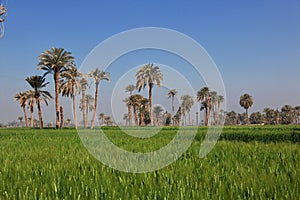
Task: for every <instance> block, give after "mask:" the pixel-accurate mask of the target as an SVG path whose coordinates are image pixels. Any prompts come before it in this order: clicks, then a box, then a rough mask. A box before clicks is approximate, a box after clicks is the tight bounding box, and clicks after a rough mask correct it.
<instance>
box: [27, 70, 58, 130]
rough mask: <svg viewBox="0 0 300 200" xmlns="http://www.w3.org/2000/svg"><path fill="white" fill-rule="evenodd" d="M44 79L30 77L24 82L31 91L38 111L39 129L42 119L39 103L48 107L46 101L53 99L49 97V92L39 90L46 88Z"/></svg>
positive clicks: (41, 125)
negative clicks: (43, 103)
mask: <svg viewBox="0 0 300 200" xmlns="http://www.w3.org/2000/svg"><path fill="white" fill-rule="evenodd" d="M45 80H46V78H45V77H43V76H37V75H36V76H31V77H27V78H26V81H27V82H28V83H29V85H30V86H31V87H32V89H33V91H32V92H33V96H34V98H35V102H36V105H37V109H38V115H39V122H40V128H43V117H42V110H41V102H42V101H44V102H45V104H46V105H48V101H49V100H51V99H52V98H53V97H52V96H51V94H50V92H48V91H46V90H41V89H43V88H44V87H46V86H47V85H48V84H49V82H47V83H45Z"/></svg>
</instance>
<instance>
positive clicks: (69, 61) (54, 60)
mask: <svg viewBox="0 0 300 200" xmlns="http://www.w3.org/2000/svg"><path fill="white" fill-rule="evenodd" d="M70 66H74V57H73V56H71V52H67V51H65V50H64V49H63V48H55V47H53V48H51V49H48V50H46V51H45V52H42V53H41V55H40V56H39V63H38V69H40V70H45V71H46V72H45V74H44V76H45V75H47V74H49V73H53V79H54V83H55V112H56V113H55V116H56V120H55V123H56V128H59V127H60V124H59V78H60V74H61V73H62V72H64V71H66V70H67V69H68V68H69V67H70Z"/></svg>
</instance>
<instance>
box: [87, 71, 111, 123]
mask: <svg viewBox="0 0 300 200" xmlns="http://www.w3.org/2000/svg"><path fill="white" fill-rule="evenodd" d="M88 75H89V76H90V77H91V78H92V79H93V80H94V82H95V89H96V90H95V97H94V98H95V101H94V108H93V109H94V114H93V118H92V122H91V128H93V127H94V122H95V118H96V112H97V104H98V96H99V94H98V93H99V89H98V88H99V84H100V81H101V80H106V81H108V82H109V81H110V74H109V73H108V72H105V71H100V70H99V69H98V68H96V69H95V70H92V71H91V72H90V73H89V74H88Z"/></svg>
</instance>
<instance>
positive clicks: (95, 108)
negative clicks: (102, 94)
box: [91, 84, 99, 128]
mask: <svg viewBox="0 0 300 200" xmlns="http://www.w3.org/2000/svg"><path fill="white" fill-rule="evenodd" d="M98 87H99V84H96V90H95V101H94V114H93V118H92V122H91V128H93V127H94V122H95V118H96V111H97V103H98Z"/></svg>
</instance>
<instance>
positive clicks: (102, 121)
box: [98, 113, 105, 126]
mask: <svg viewBox="0 0 300 200" xmlns="http://www.w3.org/2000/svg"><path fill="white" fill-rule="evenodd" d="M104 117H105V114H104V113H100V114H99V117H98V118H99V120H100V121H101V126H102V125H103V123H104Z"/></svg>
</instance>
